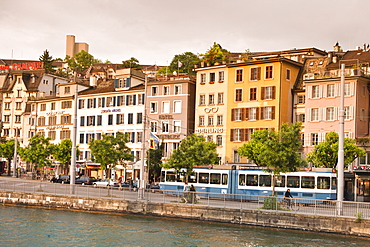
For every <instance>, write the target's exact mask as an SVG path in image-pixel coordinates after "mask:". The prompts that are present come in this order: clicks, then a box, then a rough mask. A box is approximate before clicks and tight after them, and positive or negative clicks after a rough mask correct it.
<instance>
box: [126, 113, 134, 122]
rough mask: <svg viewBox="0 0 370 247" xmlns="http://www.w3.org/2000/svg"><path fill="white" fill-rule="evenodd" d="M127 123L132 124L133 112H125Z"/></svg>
mask: <svg viewBox="0 0 370 247" xmlns="http://www.w3.org/2000/svg"><path fill="white" fill-rule="evenodd" d="M127 124H134V114H133V113H129V114H127Z"/></svg>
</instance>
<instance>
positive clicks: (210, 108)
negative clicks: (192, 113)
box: [204, 106, 218, 113]
mask: <svg viewBox="0 0 370 247" xmlns="http://www.w3.org/2000/svg"><path fill="white" fill-rule="evenodd" d="M204 111H205V113H210V112H213V113H216V112H218V107H217V106H215V107H206V108H204Z"/></svg>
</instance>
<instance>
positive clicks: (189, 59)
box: [168, 52, 199, 75]
mask: <svg viewBox="0 0 370 247" xmlns="http://www.w3.org/2000/svg"><path fill="white" fill-rule="evenodd" d="M197 63H199V58H198V56H197V55H195V54H194V53H192V52H184V53H182V54H179V55H175V56H174V58H173V59H172V61H171V63H170V66H169V67H168V70H169V71H170V73H172V72H174V71H176V72H178V73H186V74H188V75H195V71H193V69H194V64H197Z"/></svg>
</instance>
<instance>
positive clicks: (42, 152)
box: [18, 135, 54, 172]
mask: <svg viewBox="0 0 370 247" xmlns="http://www.w3.org/2000/svg"><path fill="white" fill-rule="evenodd" d="M50 140H51V138H50V137H45V136H43V135H35V136H33V137H32V138H31V139H30V140H29V144H28V146H27V147H25V148H19V149H18V153H19V155H20V156H21V158H22V159H23V160H24V161H26V162H29V163H31V164H33V165H37V166H38V167H40V168H41V171H42V172H43V170H44V167H46V166H49V165H51V163H52V162H51V160H52V159H51V155H52V154H53V150H54V145H53V144H51V143H50Z"/></svg>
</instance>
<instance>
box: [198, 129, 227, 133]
mask: <svg viewBox="0 0 370 247" xmlns="http://www.w3.org/2000/svg"><path fill="white" fill-rule="evenodd" d="M223 132H224V129H222V128H204V129H196V130H195V133H200V134H202V133H208V134H212V133H223Z"/></svg>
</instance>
